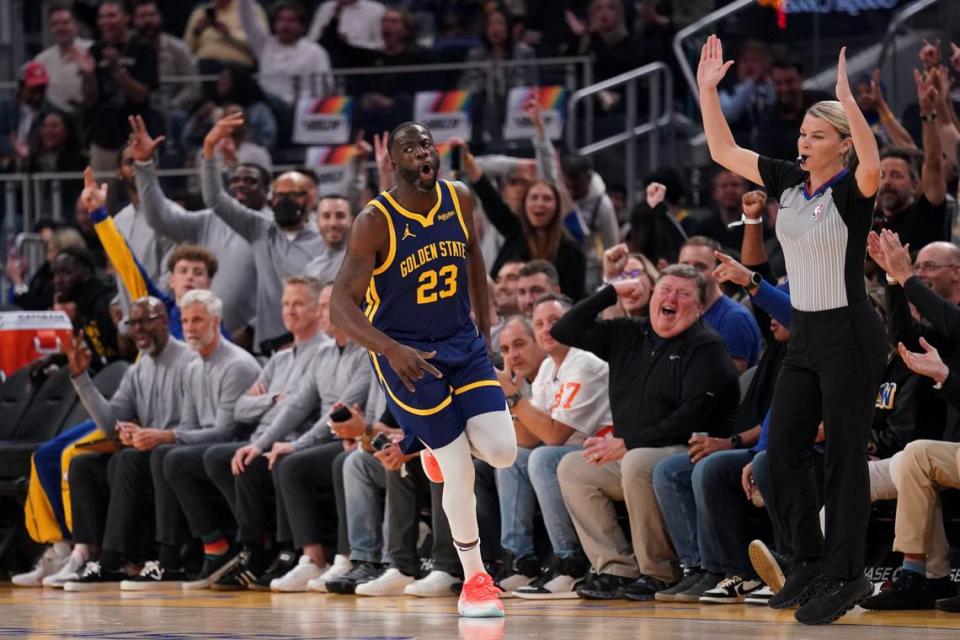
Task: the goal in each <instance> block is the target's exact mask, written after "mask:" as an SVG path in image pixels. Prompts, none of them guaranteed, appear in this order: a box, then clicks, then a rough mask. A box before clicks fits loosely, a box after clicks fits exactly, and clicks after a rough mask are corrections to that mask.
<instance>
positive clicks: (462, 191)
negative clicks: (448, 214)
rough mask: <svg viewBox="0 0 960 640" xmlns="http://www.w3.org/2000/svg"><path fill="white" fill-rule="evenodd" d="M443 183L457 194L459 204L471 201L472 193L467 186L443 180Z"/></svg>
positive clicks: (462, 183) (454, 181) (456, 181)
mask: <svg viewBox="0 0 960 640" xmlns="http://www.w3.org/2000/svg"><path fill="white" fill-rule="evenodd" d="M445 182H446V183H447V184H449V185H450V186H451V187H453V190H454V191H455V192H456V194H457V198H459V199H460V201H461V202H464V201H466V200H470V201H472V199H473V192H472V191H471V190H470V187H469V186H467V184H466V183H464V182H460V181H459V180H445Z"/></svg>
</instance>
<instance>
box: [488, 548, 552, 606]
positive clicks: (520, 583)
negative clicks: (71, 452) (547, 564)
mask: <svg viewBox="0 0 960 640" xmlns="http://www.w3.org/2000/svg"><path fill="white" fill-rule="evenodd" d="M541 573H542V571H541V569H540V562H539V560H537V557H536V556H523V557H522V558H518V559H517V560H516V561H515V562H514V563H513V564H512V565H511V568H510V569H509V570H507V571H504V573H503V575H501V576H500V578H499V579H498V580H497V581H496V584H497V586H498V587H500V589H501V590H502V591H503V593H501V594H500V597H501V598H512V597H513V592H514V591H516V590H517V589H519V588H520V587H525V586H527V585H529V584H531V583H532V582H533V581H534V580H536V579H537V578H539V577H540V574H541Z"/></svg>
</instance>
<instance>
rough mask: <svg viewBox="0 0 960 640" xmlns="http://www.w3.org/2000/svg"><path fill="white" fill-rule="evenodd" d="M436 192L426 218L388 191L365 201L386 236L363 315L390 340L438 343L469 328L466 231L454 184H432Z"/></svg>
mask: <svg viewBox="0 0 960 640" xmlns="http://www.w3.org/2000/svg"><path fill="white" fill-rule="evenodd" d="M436 190H437V203H436V205H434V207H433V208H432V209H430V211H428V212H427V213H426V214H422V213H414V212H412V211H409V210H407V209H405V208H404V207H403V206H401V205H400V203H398V202H397V201H396V200H395V199H394V198H393V196H391V195H390V194H389V193H387V192H384V193H381V194H380V195H379V196H377V197H376V198H375V199H373V200H371V201H370V205H372V206H373V207H374V208H375V209H377V210H379V211H380V212H381V213H382V214H383V215H384V216H385V217H386V220H387V227H388V229H389V236H390V238H389V249H388V251H387V256H386V257H385V258H384V259H383V262H382V263H381V264H380V265H378V266H376V268H374V271H373V277H372V278H371V279H370V285H369V286H368V287H367V296H366V306H365V315H366V317H367V319H368V320H370V323H371V324H373V326H374V327H376V328H377V329H379V330H380V331H383V332H384V333H385V334H387V335H388V336H390V337H391V338H394V339H395V340H399V341H433V340H443V339H446V338H449V337H452V336H454V335H457V334H458V333H461V332H463V331H464V330H465V329H466V328H468V327H473V321H472V320H471V318H470V295H469V291H468V286H467V284H468V277H469V276H468V273H467V240H468V239H469V237H470V232H469V230H468V229H467V225H466V223H465V222H464V219H463V214H462V212H461V210H460V200H459V199H458V197H457V192H456V190H455V188H454V186H453V183H452V182H448V181H446V180H437V186H436ZM472 331H474V332H475V331H476V329H475V328H472Z"/></svg>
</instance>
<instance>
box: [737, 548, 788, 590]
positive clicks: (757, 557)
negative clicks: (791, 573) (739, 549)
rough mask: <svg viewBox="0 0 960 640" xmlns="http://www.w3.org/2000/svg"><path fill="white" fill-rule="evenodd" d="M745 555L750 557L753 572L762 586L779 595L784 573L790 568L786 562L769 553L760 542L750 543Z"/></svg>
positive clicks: (779, 556)
mask: <svg viewBox="0 0 960 640" xmlns="http://www.w3.org/2000/svg"><path fill="white" fill-rule="evenodd" d="M747 555H749V556H750V564H752V565H753V570H754V571H756V572H757V575H758V576H760V579H761V580H763V582H764V584H766V585H767V586H768V587H770V590H771V591H773V593H774V594H777V593H780V589H783V584H784V582H786V578H785V577H784V572H785V571H788V570H789V568H790V567H789V562H788V560H787V559H786V558H784V557H783V556H781V555H780V554H778V553H776V552H775V551H771V550H770V548H769V547H767V545H766V544H764V543H763V541H762V540H754V541H753V542H751V543H750V546H749V547H747Z"/></svg>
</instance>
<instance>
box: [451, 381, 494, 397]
mask: <svg viewBox="0 0 960 640" xmlns="http://www.w3.org/2000/svg"><path fill="white" fill-rule="evenodd" d="M499 386H500V382H499V381H498V380H477V381H476V382H471V383H470V384H465V385H463V386H462V387H458V388H456V389H454V390H453V392H454V393H455V394H456V395H460V394H461V393H466V392H467V391H473V390H474V389H477V388H479V387H499Z"/></svg>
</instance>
